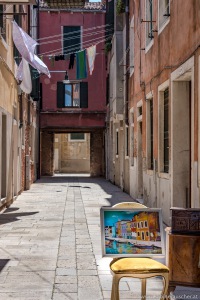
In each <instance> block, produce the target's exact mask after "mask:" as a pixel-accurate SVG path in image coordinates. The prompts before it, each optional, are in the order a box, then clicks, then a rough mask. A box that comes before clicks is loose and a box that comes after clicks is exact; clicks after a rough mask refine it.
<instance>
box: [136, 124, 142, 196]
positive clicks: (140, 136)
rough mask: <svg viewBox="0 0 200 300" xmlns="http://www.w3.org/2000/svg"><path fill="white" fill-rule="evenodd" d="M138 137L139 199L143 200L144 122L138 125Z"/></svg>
mask: <svg viewBox="0 0 200 300" xmlns="http://www.w3.org/2000/svg"><path fill="white" fill-rule="evenodd" d="M137 128H138V129H137V136H138V145H137V158H138V162H137V168H138V172H137V176H138V178H137V179H138V180H137V181H138V198H139V199H142V198H143V167H142V166H143V158H142V122H141V121H140V122H138V123H137Z"/></svg>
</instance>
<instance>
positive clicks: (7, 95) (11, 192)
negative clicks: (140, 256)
mask: <svg viewBox="0 0 200 300" xmlns="http://www.w3.org/2000/svg"><path fill="white" fill-rule="evenodd" d="M4 9H6V12H7V13H12V12H13V5H12V4H11V5H7V6H5V7H4ZM24 9H25V11H28V7H27V6H24ZM16 10H18V6H16ZM12 17H13V16H12V14H10V15H9V17H8V15H4V18H5V28H4V29H3V32H5V33H6V35H1V37H0V194H1V200H0V209H1V208H2V207H3V206H4V205H6V206H9V205H10V204H11V203H12V202H13V201H14V199H15V197H16V196H17V195H18V194H19V193H20V192H21V191H22V190H24V189H26V188H27V186H26V179H27V180H28V183H29V184H28V186H30V184H31V183H32V182H33V181H35V180H36V169H37V167H38V155H37V152H38V138H37V134H34V132H35V133H36V132H37V131H38V118H37V109H36V107H37V104H36V103H34V102H33V101H32V100H31V98H30V97H29V96H28V95H26V94H24V93H22V91H21V89H20V87H19V86H18V83H17V81H16V79H15V72H16V68H17V66H16V63H15V60H14V57H13V40H12V23H11V21H12ZM22 23H23V26H25V27H24V28H27V27H26V26H27V24H28V17H27V16H23V17H22ZM26 155H28V156H29V157H30V160H29V161H30V165H29V168H28V170H29V172H28V174H27V172H26V165H25V156H26ZM27 175H28V177H27Z"/></svg>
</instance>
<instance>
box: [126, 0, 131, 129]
mask: <svg viewBox="0 0 200 300" xmlns="http://www.w3.org/2000/svg"><path fill="white" fill-rule="evenodd" d="M125 21H126V63H125V65H126V91H125V124H126V125H129V118H128V108H129V107H128V106H129V90H128V89H129V76H130V66H129V65H130V59H129V52H130V49H129V51H127V49H128V48H129V0H126V6H125Z"/></svg>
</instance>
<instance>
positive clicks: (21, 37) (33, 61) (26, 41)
mask: <svg viewBox="0 0 200 300" xmlns="http://www.w3.org/2000/svg"><path fill="white" fill-rule="evenodd" d="M12 23H13V42H14V44H15V46H16V48H17V50H18V51H19V53H20V54H21V56H22V57H23V58H24V59H25V60H26V61H27V62H28V63H29V64H30V65H31V66H32V67H33V68H35V69H37V70H38V72H39V73H43V74H46V75H47V76H48V77H49V78H50V77H51V75H50V73H49V70H48V68H47V66H46V65H45V64H44V63H43V61H42V60H41V59H39V57H38V56H37V55H36V54H34V52H35V47H36V45H37V44H38V43H37V42H36V41H35V40H34V39H32V38H31V37H30V36H29V35H28V34H27V33H26V32H25V31H24V30H23V29H22V28H21V27H19V26H18V25H17V23H16V22H15V21H12Z"/></svg>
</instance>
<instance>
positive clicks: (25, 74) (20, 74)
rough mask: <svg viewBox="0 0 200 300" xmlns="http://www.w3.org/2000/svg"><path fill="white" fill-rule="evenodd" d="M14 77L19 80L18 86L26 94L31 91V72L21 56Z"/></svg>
mask: <svg viewBox="0 0 200 300" xmlns="http://www.w3.org/2000/svg"><path fill="white" fill-rule="evenodd" d="M16 78H17V79H18V80H19V81H21V84H20V88H21V89H22V91H23V92H24V93H26V94H30V93H31V91H32V80H31V72H30V68H29V64H28V62H27V61H26V60H25V59H24V58H22V61H21V63H20V65H19V67H18V70H17V74H16Z"/></svg>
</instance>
